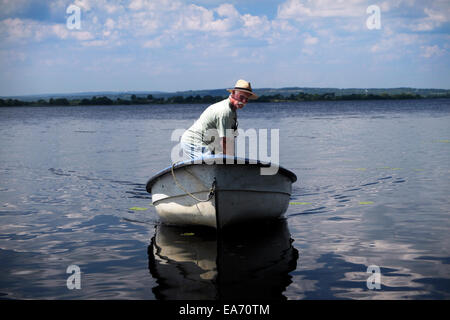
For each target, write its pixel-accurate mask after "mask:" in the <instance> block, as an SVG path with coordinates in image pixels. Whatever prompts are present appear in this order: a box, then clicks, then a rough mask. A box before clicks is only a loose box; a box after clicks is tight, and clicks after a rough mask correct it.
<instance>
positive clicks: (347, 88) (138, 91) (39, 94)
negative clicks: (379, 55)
mask: <svg viewBox="0 0 450 320" xmlns="http://www.w3.org/2000/svg"><path fill="white" fill-rule="evenodd" d="M227 89H228V88H214V89H187V90H176V91H160V90H123V91H121V90H117V91H112V90H102V91H77V92H53V93H27V94H18V95H8V96H6V95H0V97H1V98H15V97H32V96H50V95H77V94H94V93H107V94H118V93H141V94H144V93H150V94H151V93H155V94H171V93H178V92H180V93H182V92H190V91H216V90H224V91H226V90H227ZM268 89H275V90H282V89H334V90H372V89H375V90H381V89H388V90H392V89H414V90H450V88H420V87H406V86H400V87H359V88H358V87H346V88H339V87H298V86H288V87H278V88H276V87H264V88H253V91H257V90H268Z"/></svg>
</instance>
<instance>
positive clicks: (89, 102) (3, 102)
mask: <svg viewBox="0 0 450 320" xmlns="http://www.w3.org/2000/svg"><path fill="white" fill-rule="evenodd" d="M227 96H228V95H226V96H210V95H206V96H203V97H200V96H199V95H197V96H195V97H194V96H188V97H183V96H174V97H168V98H154V97H153V96H152V95H147V97H136V95H133V96H132V97H131V99H130V100H126V99H121V98H117V99H115V100H112V99H110V98H108V97H106V96H101V97H96V96H94V97H92V98H91V99H87V98H85V99H71V100H69V99H67V98H50V99H48V100H46V99H39V100H35V101H22V100H18V99H10V98H9V99H0V107H21V106H23V107H25V106H100V105H155V104H158V105H165V104H213V103H215V102H219V101H221V100H223V99H225V98H226V97H227ZM446 98H450V94H449V93H447V94H444V95H428V96H423V95H419V94H411V93H402V94H349V95H335V94H334V93H325V94H305V93H299V94H296V95H294V94H291V95H290V96H288V97H286V96H282V95H281V94H276V95H262V96H260V97H259V98H258V99H257V100H255V102H259V103H285V102H286V103H287V102H311V101H355V100H357V101H361V100H416V99H446Z"/></svg>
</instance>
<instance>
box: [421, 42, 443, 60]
mask: <svg viewBox="0 0 450 320" xmlns="http://www.w3.org/2000/svg"><path fill="white" fill-rule="evenodd" d="M420 48H421V49H422V57H425V58H431V57H433V56H441V55H443V54H444V53H445V50H444V49H441V48H439V46H438V45H434V46H421V47H420Z"/></svg>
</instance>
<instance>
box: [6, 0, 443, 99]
mask: <svg viewBox="0 0 450 320" xmlns="http://www.w3.org/2000/svg"><path fill="white" fill-rule="evenodd" d="M71 4H73V5H75V6H77V7H78V8H80V12H81V16H80V21H81V28H80V29H69V28H68V27H67V24H66V22H67V19H68V18H69V16H70V14H67V13H66V9H67V8H68V7H69V6H70V5H71ZM370 5H376V6H377V7H378V8H379V9H380V21H381V27H380V28H379V29H369V28H368V27H367V24H366V22H367V20H368V19H369V18H370V17H371V15H372V14H371V13H367V8H368V7H369V6H370ZM449 21H450V1H448V0H434V1H423V0H421V1H419V0H391V1H365V0H347V1H340V0H315V1H312V0H278V1H272V0H270V1H269V0H248V1H244V0H243V1H237V0H236V1H235V0H230V1H216V0H198V1H194V0H192V1H181V0H124V1H119V0H118V1H106V0H97V1H93V0H71V1H65V0H55V1H36V0H0V95H3V96H9V95H24V94H40V93H71V92H82V91H133V90H143V91H153V90H161V91H178V90H190V89H192V90H196V89H215V88H226V87H230V86H233V85H234V83H235V81H236V80H237V79H240V78H243V79H246V80H248V81H250V82H251V83H252V86H253V87H255V88H263V87H275V88H279V87H287V86H301V87H337V88H389V87H401V86H407V87H417V88H445V89H450V68H449V67H450V59H449V50H450V41H449V40H450V23H449Z"/></svg>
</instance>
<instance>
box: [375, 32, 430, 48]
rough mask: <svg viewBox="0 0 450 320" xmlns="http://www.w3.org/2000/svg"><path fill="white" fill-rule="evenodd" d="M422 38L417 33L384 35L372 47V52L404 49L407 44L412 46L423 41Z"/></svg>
mask: <svg viewBox="0 0 450 320" xmlns="http://www.w3.org/2000/svg"><path fill="white" fill-rule="evenodd" d="M421 41H422V40H421V39H420V38H419V36H418V35H416V34H405V33H400V34H395V35H392V36H384V37H383V38H382V39H381V40H380V41H379V42H378V43H376V44H375V45H373V46H372V47H371V48H370V51H371V52H372V53H379V52H388V51H391V52H392V51H393V50H395V49H397V50H403V49H404V47H405V46H412V45H417V44H419V43H421Z"/></svg>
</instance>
